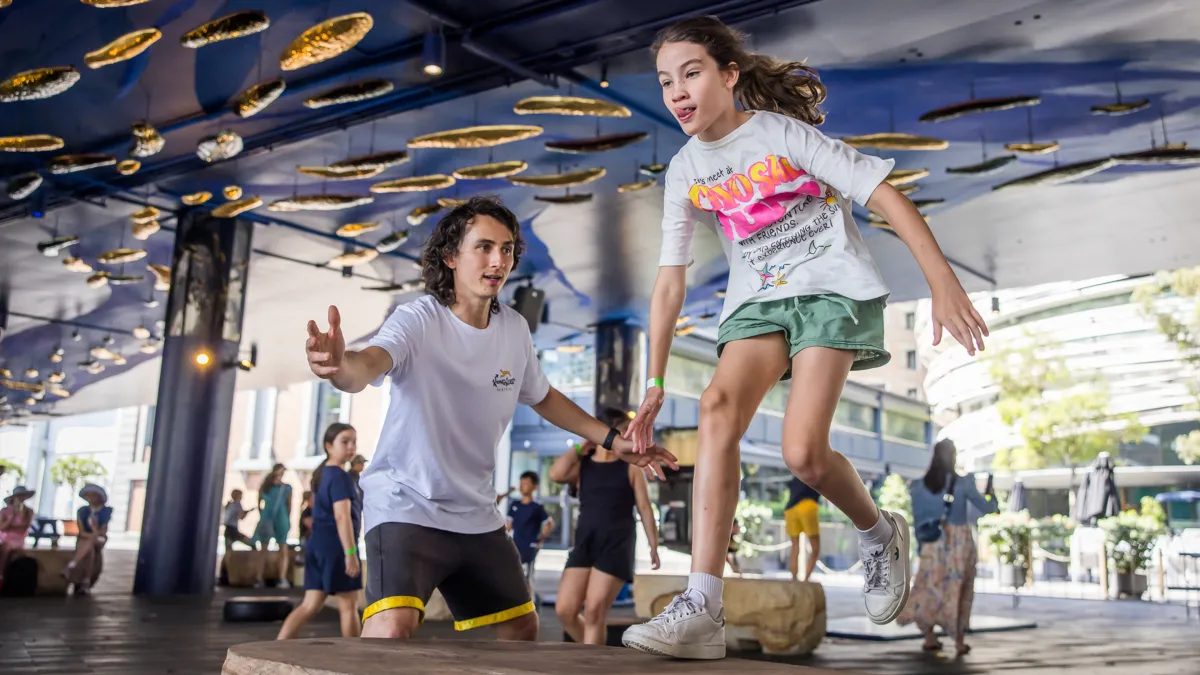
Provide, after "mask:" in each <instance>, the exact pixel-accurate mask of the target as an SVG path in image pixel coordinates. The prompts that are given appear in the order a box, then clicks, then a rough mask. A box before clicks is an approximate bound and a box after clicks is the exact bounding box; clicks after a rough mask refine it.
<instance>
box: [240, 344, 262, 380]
mask: <svg viewBox="0 0 1200 675" xmlns="http://www.w3.org/2000/svg"><path fill="white" fill-rule="evenodd" d="M257 365H258V345H250V358H248V359H241V360H240V361H238V362H237V367H238V368H240V369H241V370H244V371H246V372H247V373H248V372H250V371H251V370H254V366H257Z"/></svg>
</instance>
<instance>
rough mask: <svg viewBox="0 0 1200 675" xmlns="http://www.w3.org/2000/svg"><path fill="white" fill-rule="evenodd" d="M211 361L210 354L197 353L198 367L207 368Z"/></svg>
mask: <svg viewBox="0 0 1200 675" xmlns="http://www.w3.org/2000/svg"><path fill="white" fill-rule="evenodd" d="M211 361H212V357H211V356H209V355H208V352H205V351H199V352H196V365H198V366H207V365H208V364H209V363H210V362H211Z"/></svg>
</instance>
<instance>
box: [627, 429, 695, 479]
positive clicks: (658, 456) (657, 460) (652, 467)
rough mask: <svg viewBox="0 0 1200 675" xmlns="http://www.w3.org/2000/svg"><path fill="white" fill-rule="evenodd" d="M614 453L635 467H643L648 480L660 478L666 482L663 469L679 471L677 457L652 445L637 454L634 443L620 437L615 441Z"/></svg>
mask: <svg viewBox="0 0 1200 675" xmlns="http://www.w3.org/2000/svg"><path fill="white" fill-rule="evenodd" d="M612 451H613V452H615V453H616V454H617V457H618V458H620V459H621V460H623V461H626V462H629V463H630V464H632V465H634V466H638V467H641V469H642V472H643V473H645V474H646V478H647V479H648V480H654V479H655V478H658V479H660V480H666V476H665V475H664V474H663V470H662V468H663V467H664V466H666V467H670V468H672V469H675V470H676V471H678V470H679V465H678V464H677V463H676V462H677V461H678V460H676V459H675V455H672V454H671V453H669V452H667V451H666V450H664V449H662V448H660V447H658V446H657V445H654V444H651V445H649V446H648V447H646V449H645V450H644V451H643V452H637V451H636V450H635V449H634V442H633V441H629V440H626V439H624V438H621V437H620V436H618V437H617V438H616V439H615V440H614V441H613V446H612Z"/></svg>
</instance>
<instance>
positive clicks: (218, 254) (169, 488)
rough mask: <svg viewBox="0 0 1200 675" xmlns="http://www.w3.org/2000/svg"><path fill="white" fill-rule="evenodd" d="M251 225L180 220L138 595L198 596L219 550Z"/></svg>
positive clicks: (187, 216) (195, 216) (197, 217)
mask: <svg viewBox="0 0 1200 675" xmlns="http://www.w3.org/2000/svg"><path fill="white" fill-rule="evenodd" d="M253 233H254V230H253V224H252V223H250V222H248V221H243V220H236V219H221V218H213V217H212V216H211V215H209V214H208V213H206V212H197V211H190V212H185V213H184V214H182V216H181V217H180V219H179V228H178V230H177V233H176V238H175V255H174V259H173V261H172V268H171V290H170V294H169V296H168V299H167V317H166V331H165V333H166V343H165V344H164V346H163V352H162V373H161V374H160V376H159V383H158V406H157V409H156V410H155V417H154V435H153V441H152V443H151V447H152V448H153V452H152V453H151V455H150V467H149V476H148V478H147V481H146V506H145V513H144V516H143V519H142V538H141V546H140V548H139V550H138V560H137V573H136V576H135V578H134V593H137V594H139V595H202V594H208V593H211V592H212V590H213V583H214V580H215V578H216V553H217V538H218V531H219V527H218V525H219V520H218V519H219V517H220V510H221V499H222V494H221V491H222V489H223V487H224V481H225V460H226V453H227V451H228V445H229V419H230V415H231V413H232V410H233V391H234V383H235V381H236V379H237V363H238V361H239V356H238V348H239V345H240V343H241V332H242V312H243V309H244V303H245V299H246V284H247V277H248V273H249V270H250V240H251V237H252V235H253Z"/></svg>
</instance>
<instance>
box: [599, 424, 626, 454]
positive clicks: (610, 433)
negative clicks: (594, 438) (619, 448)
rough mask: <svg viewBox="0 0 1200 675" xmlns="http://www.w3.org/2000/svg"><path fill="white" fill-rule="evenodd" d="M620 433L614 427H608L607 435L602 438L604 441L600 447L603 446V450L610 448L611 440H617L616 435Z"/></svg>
mask: <svg viewBox="0 0 1200 675" xmlns="http://www.w3.org/2000/svg"><path fill="white" fill-rule="evenodd" d="M620 434H621V432H619V431H617V430H616V428H615V427H609V429H608V436H607V437H606V438H605V439H604V443H602V444H601V447H603V448H604V449H605V450H612V444H613V441H615V440H617V436H619V435H620Z"/></svg>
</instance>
